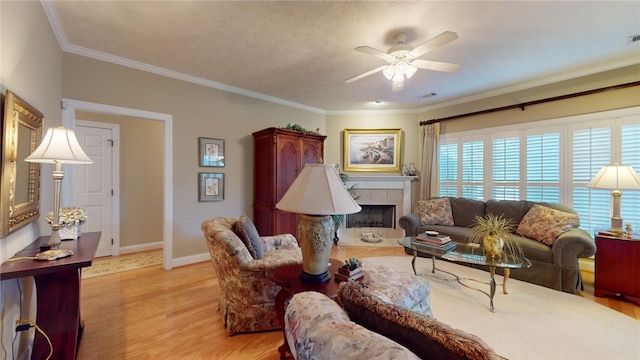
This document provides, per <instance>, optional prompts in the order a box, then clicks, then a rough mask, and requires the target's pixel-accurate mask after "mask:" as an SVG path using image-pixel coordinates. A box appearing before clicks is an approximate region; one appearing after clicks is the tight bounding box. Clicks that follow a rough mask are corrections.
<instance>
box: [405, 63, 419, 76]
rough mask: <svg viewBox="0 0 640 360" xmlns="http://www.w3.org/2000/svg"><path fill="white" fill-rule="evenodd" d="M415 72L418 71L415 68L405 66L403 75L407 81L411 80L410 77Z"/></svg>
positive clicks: (408, 65)
mask: <svg viewBox="0 0 640 360" xmlns="http://www.w3.org/2000/svg"><path fill="white" fill-rule="evenodd" d="M416 71H418V68H417V67H415V66H413V65H411V64H407V69H406V71H405V73H404V74H405V76H406V77H407V79H411V77H412V76H413V75H414V74H415V73H416Z"/></svg>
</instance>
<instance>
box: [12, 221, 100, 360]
mask: <svg viewBox="0 0 640 360" xmlns="http://www.w3.org/2000/svg"><path fill="white" fill-rule="evenodd" d="M100 235H101V233H100V232H91V233H85V234H82V235H81V236H80V238H79V239H78V240H71V241H63V242H62V244H61V245H60V248H61V249H69V250H71V251H73V255H72V256H69V257H66V258H63V259H58V260H53V261H38V260H30V259H19V260H15V261H6V262H4V263H3V264H2V265H0V280H7V279H15V278H22V277H28V276H33V278H34V280H35V285H36V294H37V295H36V296H37V307H36V308H37V314H36V324H38V326H39V327H40V328H41V329H42V331H44V332H45V333H46V334H47V336H48V337H49V338H50V339H51V343H52V344H53V355H52V357H51V359H61V360H62V359H64V360H72V359H75V358H76V354H77V350H78V344H79V343H80V337H81V336H82V330H83V327H84V325H83V323H82V320H81V319H80V278H81V277H80V275H81V269H82V268H83V267H88V266H91V262H92V261H93V257H94V256H95V253H96V249H97V248H98V242H99V241H100ZM48 241H49V236H42V237H40V238H38V240H36V241H35V242H33V243H32V244H31V245H29V246H27V247H26V248H24V249H23V250H22V251H20V252H18V253H17V254H16V255H15V256H14V258H19V257H31V256H34V255H36V254H37V253H39V252H40V245H45V244H47V242H48ZM49 351H50V349H49V344H48V343H47V340H46V339H45V338H44V337H43V336H42V335H41V334H40V333H38V332H36V336H35V340H34V343H33V351H32V353H31V359H45V358H46V357H47V355H48V354H49Z"/></svg>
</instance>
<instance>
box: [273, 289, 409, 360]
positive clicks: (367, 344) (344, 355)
mask: <svg viewBox="0 0 640 360" xmlns="http://www.w3.org/2000/svg"><path fill="white" fill-rule="evenodd" d="M284 326H285V334H286V337H287V343H288V344H289V348H290V349H291V352H292V354H293V355H294V358H296V359H298V360H303V359H305V360H306V359H309V360H311V359H354V360H355V359H403V360H404V359H418V357H416V356H415V355H414V354H412V353H411V352H410V351H409V350H408V349H406V348H405V347H403V346H401V345H400V344H398V343H397V342H395V341H393V340H391V339H389V338H386V337H384V336H382V335H380V334H378V333H376V332H373V331H371V330H369V329H367V328H365V327H363V326H361V325H358V324H356V323H355V322H353V321H351V320H350V319H349V317H348V316H347V314H346V312H345V311H344V309H342V308H341V307H340V305H338V303H336V302H335V301H334V300H332V299H331V298H329V297H327V296H326V295H323V294H321V293H319V292H315V291H307V292H301V293H297V294H295V295H294V296H293V297H292V298H291V300H290V301H289V305H288V306H287V309H286V312H285V325H284Z"/></svg>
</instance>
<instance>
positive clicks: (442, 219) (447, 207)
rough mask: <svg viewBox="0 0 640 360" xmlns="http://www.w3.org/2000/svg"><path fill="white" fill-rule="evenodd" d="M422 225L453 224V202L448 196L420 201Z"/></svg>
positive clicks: (419, 208)
mask: <svg viewBox="0 0 640 360" xmlns="http://www.w3.org/2000/svg"><path fill="white" fill-rule="evenodd" d="M418 212H419V213H420V223H421V225H447V226H453V214H452V212H451V202H450V201H449V199H448V198H441V199H430V200H420V201H418Z"/></svg>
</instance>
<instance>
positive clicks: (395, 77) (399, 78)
mask: <svg viewBox="0 0 640 360" xmlns="http://www.w3.org/2000/svg"><path fill="white" fill-rule="evenodd" d="M393 82H394V83H396V82H404V73H403V72H401V71H396V73H395V74H394V75H393Z"/></svg>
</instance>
